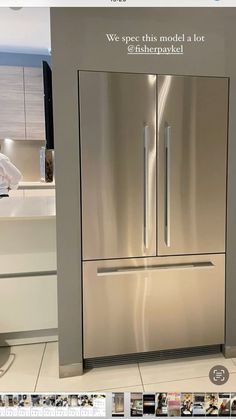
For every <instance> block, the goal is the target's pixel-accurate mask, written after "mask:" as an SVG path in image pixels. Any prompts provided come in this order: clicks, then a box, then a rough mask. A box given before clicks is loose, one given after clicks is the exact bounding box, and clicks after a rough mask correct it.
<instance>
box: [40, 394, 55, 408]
mask: <svg viewBox="0 0 236 419" xmlns="http://www.w3.org/2000/svg"><path fill="white" fill-rule="evenodd" d="M55 403H56V396H55V394H43V395H42V404H43V407H55Z"/></svg>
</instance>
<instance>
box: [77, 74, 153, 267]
mask: <svg viewBox="0 0 236 419" xmlns="http://www.w3.org/2000/svg"><path fill="white" fill-rule="evenodd" d="M79 87H80V89H79V90H80V133H81V150H82V153H81V155H82V228H83V258H84V259H86V260H89V259H109V258H122V257H131V256H133V257H134V256H144V255H148V256H150V255H156V232H155V230H156V76H153V75H144V74H125V73H102V72H101V73H97V72H83V71H82V72H80V74H79Z"/></svg>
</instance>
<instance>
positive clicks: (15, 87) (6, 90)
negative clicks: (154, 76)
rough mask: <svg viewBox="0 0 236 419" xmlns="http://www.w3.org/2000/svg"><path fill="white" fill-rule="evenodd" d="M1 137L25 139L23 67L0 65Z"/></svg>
mask: <svg viewBox="0 0 236 419" xmlns="http://www.w3.org/2000/svg"><path fill="white" fill-rule="evenodd" d="M0 109H1V112H0V139H4V138H10V139H12V140H24V139H25V109H24V79H23V67H9V66H0Z"/></svg>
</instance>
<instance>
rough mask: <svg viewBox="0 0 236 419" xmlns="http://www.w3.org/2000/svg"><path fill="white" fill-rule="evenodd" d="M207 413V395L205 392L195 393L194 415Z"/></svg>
mask: <svg viewBox="0 0 236 419" xmlns="http://www.w3.org/2000/svg"><path fill="white" fill-rule="evenodd" d="M205 415H206V395H205V393H194V394H193V416H205Z"/></svg>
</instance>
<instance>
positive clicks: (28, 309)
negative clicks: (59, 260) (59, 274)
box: [0, 275, 57, 333]
mask: <svg viewBox="0 0 236 419" xmlns="http://www.w3.org/2000/svg"><path fill="white" fill-rule="evenodd" d="M0 287H1V304H0V333H9V332H21V331H30V330H42V329H54V328H57V278H56V276H55V275H48V276H32V277H30V276H29V277H18V278H17V277H14V278H1V279H0Z"/></svg>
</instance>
